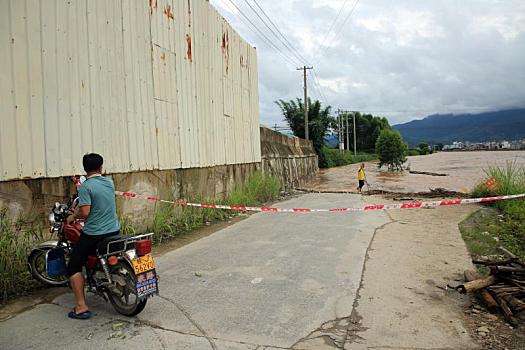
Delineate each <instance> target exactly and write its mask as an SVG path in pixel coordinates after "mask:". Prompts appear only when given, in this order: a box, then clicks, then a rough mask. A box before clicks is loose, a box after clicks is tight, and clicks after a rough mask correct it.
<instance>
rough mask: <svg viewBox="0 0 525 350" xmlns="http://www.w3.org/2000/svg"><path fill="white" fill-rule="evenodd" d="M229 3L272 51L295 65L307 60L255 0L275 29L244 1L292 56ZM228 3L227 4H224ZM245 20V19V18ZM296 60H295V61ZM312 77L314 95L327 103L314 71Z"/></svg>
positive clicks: (231, 2)
mask: <svg viewBox="0 0 525 350" xmlns="http://www.w3.org/2000/svg"><path fill="white" fill-rule="evenodd" d="M221 1H222V2H223V3H224V0H221ZM228 1H229V3H230V4H231V5H233V7H234V8H235V9H236V10H237V11H238V13H239V14H241V15H242V17H239V16H238V17H239V18H240V19H241V20H243V23H245V24H246V21H248V23H249V24H250V26H248V27H249V28H250V30H252V32H254V33H255V34H257V35H258V36H259V37H260V38H261V39H263V41H264V42H265V43H266V45H268V46H269V47H271V48H272V49H273V50H274V51H276V52H277V53H279V54H280V55H281V56H282V57H283V58H285V60H286V61H287V62H288V63H292V64H295V65H299V66H300V64H297V62H299V63H300V62H301V61H303V62H306V63H308V60H306V59H305V58H304V56H302V55H301V54H300V53H299V52H298V50H297V49H296V48H295V47H294V46H293V44H292V43H291V42H290V41H289V40H288V39H287V38H286V36H285V35H284V34H283V33H282V31H281V30H280V29H279V28H278V27H277V25H276V24H275V22H274V21H273V20H272V19H271V18H270V16H268V14H267V13H266V11H264V9H263V8H262V6H261V5H260V4H259V3H258V1H257V0H253V2H254V3H255V6H256V7H257V8H258V9H259V10H260V12H261V13H262V14H263V16H264V17H265V18H266V19H267V21H268V22H269V23H270V24H271V26H272V27H273V28H275V30H273V29H272V28H271V27H270V26H269V25H268V23H267V21H266V20H265V19H264V18H262V17H261V15H259V13H258V12H257V10H256V9H255V8H254V7H253V6H252V4H250V3H249V2H248V1H247V0H244V1H245V2H246V4H247V5H248V6H249V7H250V9H251V10H252V11H253V12H254V13H255V15H256V16H257V17H258V18H259V20H260V21H261V22H262V23H263V24H264V26H265V27H266V28H267V29H268V30H269V31H270V33H271V34H273V36H274V37H275V38H276V39H277V40H278V41H279V42H280V43H281V44H282V46H283V47H284V48H285V49H287V50H288V51H289V52H290V53H291V54H292V56H289V55H288V54H286V53H284V52H283V51H282V50H281V49H280V48H279V47H277V45H276V44H275V43H274V42H273V41H272V40H271V39H269V38H268V36H267V35H266V34H265V33H264V32H263V31H262V30H261V29H260V28H259V27H257V25H255V24H254V22H253V21H252V20H251V19H250V16H248V15H247V14H246V13H244V12H243V11H242V10H241V9H240V8H239V6H237V4H235V2H234V1H232V0H228ZM226 5H228V4H226ZM228 7H229V8H230V9H231V7H230V5H228ZM233 12H235V11H233ZM244 19H245V20H246V21H245V20H244ZM296 61H297V62H296ZM312 77H313V78H314V79H313V81H312V82H313V84H312V87H313V88H314V90H313V91H314V92H315V95H316V96H317V97H319V99H322V100H324V101H325V102H326V103H327V104H328V101H327V98H326V95H325V94H324V92H323V88H322V86H321V84H320V83H319V79H318V78H317V74H316V73H315V72H314V75H313V76H312Z"/></svg>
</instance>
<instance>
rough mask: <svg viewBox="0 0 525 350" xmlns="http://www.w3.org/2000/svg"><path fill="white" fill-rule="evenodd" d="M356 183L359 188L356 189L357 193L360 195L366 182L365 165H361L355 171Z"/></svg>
mask: <svg viewBox="0 0 525 350" xmlns="http://www.w3.org/2000/svg"><path fill="white" fill-rule="evenodd" d="M357 181H358V182H359V187H357V191H358V192H359V193H361V191H362V189H363V186H364V185H365V182H366V174H365V163H361V166H360V167H359V170H358V171H357Z"/></svg>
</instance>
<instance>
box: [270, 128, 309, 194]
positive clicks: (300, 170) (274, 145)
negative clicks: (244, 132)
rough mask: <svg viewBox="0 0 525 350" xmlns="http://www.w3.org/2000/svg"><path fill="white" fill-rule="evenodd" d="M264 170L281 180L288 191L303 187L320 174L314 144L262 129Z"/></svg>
mask: <svg viewBox="0 0 525 350" xmlns="http://www.w3.org/2000/svg"><path fill="white" fill-rule="evenodd" d="M261 154H262V157H261V158H262V161H261V164H262V170H263V172H265V173H268V174H271V175H274V176H277V177H279V178H280V179H281V181H282V183H283V185H284V187H285V188H286V189H291V188H294V187H297V186H302V185H304V183H305V182H306V181H308V180H309V179H311V178H312V177H314V176H316V175H317V173H318V172H319V165H318V159H317V154H316V153H315V151H314V148H313V146H312V143H311V142H309V141H305V140H303V139H299V138H297V137H289V136H286V135H283V134H281V133H279V132H276V131H273V130H271V129H268V128H264V127H261Z"/></svg>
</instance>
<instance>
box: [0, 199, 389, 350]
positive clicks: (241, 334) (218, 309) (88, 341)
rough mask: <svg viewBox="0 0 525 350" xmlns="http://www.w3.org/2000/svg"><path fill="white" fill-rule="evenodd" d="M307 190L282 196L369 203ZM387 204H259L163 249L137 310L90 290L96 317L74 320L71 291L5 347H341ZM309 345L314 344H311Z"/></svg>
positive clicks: (0, 339)
mask: <svg viewBox="0 0 525 350" xmlns="http://www.w3.org/2000/svg"><path fill="white" fill-rule="evenodd" d="M362 204H363V203H362V201H361V198H360V197H359V196H356V195H346V194H308V195H303V196H300V197H298V198H295V199H292V200H289V201H286V202H282V203H280V204H279V205H278V206H280V207H283V208H290V207H314V208H331V207H343V206H361V205H362ZM387 222H389V218H388V216H387V215H386V213H384V212H368V213H320V214H317V213H295V214H286V213H259V214H255V215H252V216H251V217H249V218H248V219H246V220H243V221H241V222H239V223H237V224H235V225H233V226H230V227H228V228H226V229H223V230H221V231H219V232H217V233H215V234H213V235H211V236H209V237H206V238H204V239H202V240H199V241H196V242H194V243H192V244H190V245H188V246H185V247H183V248H181V249H178V250H176V251H172V252H169V253H167V254H165V255H163V256H162V257H160V258H158V259H157V266H158V269H157V270H158V272H159V274H160V277H161V284H160V291H161V292H160V297H155V298H153V299H151V300H150V301H149V302H148V305H147V306H146V309H145V310H144V312H142V313H141V314H140V315H139V316H138V317H136V318H126V317H122V316H120V315H118V314H116V313H115V312H114V311H113V310H112V308H111V306H110V305H109V304H106V303H105V302H104V301H103V300H101V299H100V298H98V297H94V296H91V297H90V298H89V303H90V307H91V310H92V311H93V312H94V317H93V318H92V319H90V320H88V321H77V320H69V319H68V318H67V317H66V313H67V312H68V311H69V310H70V308H71V307H72V305H73V299H72V296H71V295H70V294H67V295H63V296H60V297H58V298H56V299H55V300H54V301H53V302H52V303H49V304H41V305H38V306H37V307H35V308H34V309H32V310H29V311H26V312H24V313H22V314H20V315H18V316H16V317H14V318H12V319H9V320H7V321H4V322H2V323H0V348H1V349H4V350H7V349H97V348H98V349H102V348H104V349H146V348H147V349H220V350H226V349H280V348H290V347H294V346H295V348H304V347H303V346H302V345H301V344H306V343H305V342H304V340H305V339H309V338H311V336H312V334H316V333H318V332H322V333H323V334H324V335H328V337H324V338H323V339H330V341H324V343H323V344H316V345H315V348H324V347H326V348H330V347H335V346H340V347H342V346H343V345H344V344H345V342H346V341H347V335H348V328H349V327H351V323H352V320H351V317H350V316H351V314H352V311H353V304H354V299H355V296H356V292H357V289H358V287H359V284H360V281H361V274H362V270H363V264H364V260H365V255H366V252H367V248H368V245H369V243H370V240H371V238H372V237H373V234H374V231H375V230H376V229H377V228H378V227H380V226H382V225H384V224H385V223H387ZM305 347H306V345H305Z"/></svg>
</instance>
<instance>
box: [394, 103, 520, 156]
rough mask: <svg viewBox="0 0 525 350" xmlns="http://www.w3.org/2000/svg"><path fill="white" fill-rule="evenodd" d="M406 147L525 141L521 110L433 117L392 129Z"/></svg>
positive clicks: (399, 125) (437, 115)
mask: <svg viewBox="0 0 525 350" xmlns="http://www.w3.org/2000/svg"><path fill="white" fill-rule="evenodd" d="M393 128H394V129H397V130H399V132H400V133H401V135H403V139H404V140H405V142H407V143H408V144H409V145H410V146H412V147H414V146H417V145H418V144H419V143H421V142H426V143H429V144H436V143H443V144H450V143H452V142H453V141H470V142H482V141H490V140H509V141H510V140H518V139H525V108H522V109H509V110H504V111H496V112H485V113H479V114H434V115H429V116H428V117H426V118H424V119H422V120H413V121H411V122H408V123H405V124H397V125H394V126H393Z"/></svg>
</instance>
